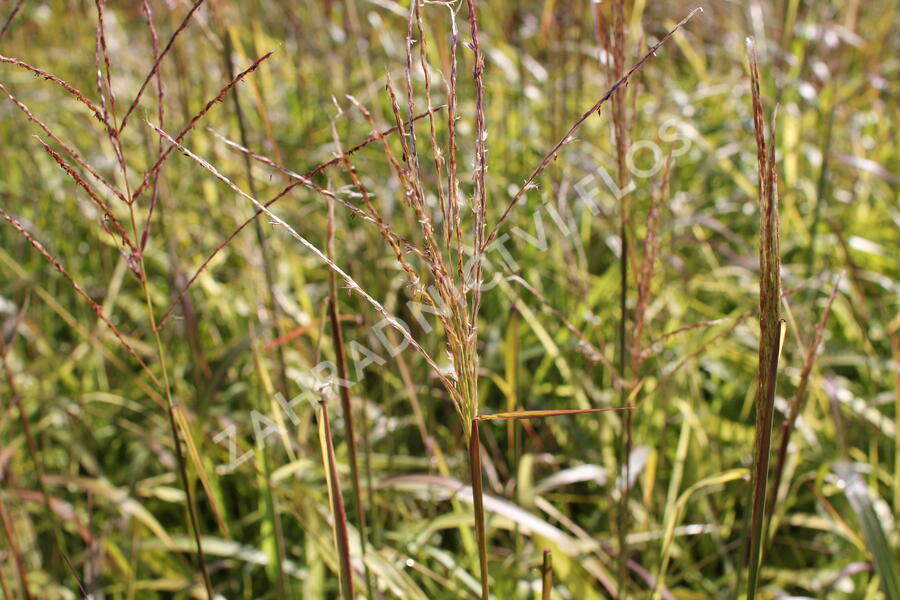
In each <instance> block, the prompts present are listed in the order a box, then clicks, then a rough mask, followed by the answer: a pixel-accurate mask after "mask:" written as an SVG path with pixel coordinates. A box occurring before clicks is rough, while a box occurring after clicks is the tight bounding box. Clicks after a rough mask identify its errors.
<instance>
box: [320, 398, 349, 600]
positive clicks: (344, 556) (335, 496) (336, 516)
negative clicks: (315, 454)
mask: <svg viewBox="0 0 900 600" xmlns="http://www.w3.org/2000/svg"><path fill="white" fill-rule="evenodd" d="M316 413H317V415H316V416H317V417H318V421H319V441H320V443H321V445H322V455H323V456H322V459H323V460H324V462H325V467H326V472H327V477H328V495H329V496H330V497H331V518H332V529H333V532H334V544H335V550H336V552H337V556H338V563H339V565H340V577H341V597H342V598H343V599H344V600H353V599H354V598H355V594H354V592H353V563H352V562H351V560H350V538H349V536H348V534H347V510H346V508H345V507H344V494H343V492H342V491H341V480H340V474H339V473H338V468H337V460H336V459H335V456H334V442H333V441H332V437H331V421H330V419H329V418H328V405H327V403H326V400H325V399H324V398H323V399H322V400H321V401H320V402H319V407H318V409H317V411H316Z"/></svg>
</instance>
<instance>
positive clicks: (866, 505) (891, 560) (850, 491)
mask: <svg viewBox="0 0 900 600" xmlns="http://www.w3.org/2000/svg"><path fill="white" fill-rule="evenodd" d="M835 473H837V476H838V477H840V482H839V485H840V486H841V487H842V488H843V489H844V494H846V496H847V500H849V501H850V506H851V507H852V508H853V512H854V513H856V518H857V519H859V523H860V525H861V526H862V533H863V537H864V538H865V541H866V547H867V548H868V549H869V552H870V553H871V554H872V560H873V562H874V563H875V572H876V573H878V577H879V578H880V579H881V589H882V591H884V595H885V597H886V598H887V600H900V576H898V573H897V565H898V564H900V557H898V556H897V553H896V552H895V551H894V550H893V549H892V548H891V546H890V544H889V543H888V540H887V536H886V535H885V532H884V529H883V528H882V526H881V519H880V518H879V517H878V514H877V513H876V511H875V503H874V502H873V501H872V495H871V493H870V491H869V488H868V486H866V482H865V481H864V480H863V478H862V477H861V476H860V474H859V473H858V472H857V471H856V470H855V469H854V468H853V465H851V464H850V463H847V462H845V461H840V462H838V463H837V464H835Z"/></svg>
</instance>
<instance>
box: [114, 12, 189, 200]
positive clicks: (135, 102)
mask: <svg viewBox="0 0 900 600" xmlns="http://www.w3.org/2000/svg"><path fill="white" fill-rule="evenodd" d="M203 2H204V0H197V1H196V2H194V5H193V6H192V7H191V8H190V10H188V12H187V14H186V15H185V16H184V19H183V20H182V21H181V25H179V26H178V29H176V30H175V33H173V34H172V37H170V38H169V41H168V43H167V44H166V47H165V48H163V51H162V52H160V53H159V55H158V56H157V57H156V60H155V61H154V62H153V67H152V68H151V69H150V72H149V73H147V77H145V78H144V82H143V83H142V84H141V88H140V89H139V90H138V93H137V94H136V95H135V97H134V100H133V101H132V102H131V106H129V107H128V110H126V111H125V116H123V117H122V124H121V125H119V128H118V134H120V135H121V133H122V130H124V129H125V125H126V124H127V123H128V117H129V116H131V113H132V112H134V109H135V108H137V105H138V103H139V102H140V101H141V96H142V95H143V94H144V90H145V89H147V85H148V84H149V83H150V80H151V79H153V77H154V76H155V75H156V73H157V72H158V71H159V65H160V63H161V62H162V59H163V58H165V57H166V54H168V53H169V50H171V49H172V44H174V43H175V39H176V38H177V37H178V34H180V33H181V32H182V31H184V30H185V28H186V27H187V26H188V23H189V22H190V20H191V17H193V16H194V13H195V12H197V9H198V8H200V5H202V4H203ZM135 195H136V194H135Z"/></svg>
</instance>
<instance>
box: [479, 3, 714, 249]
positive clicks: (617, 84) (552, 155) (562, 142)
mask: <svg viewBox="0 0 900 600" xmlns="http://www.w3.org/2000/svg"><path fill="white" fill-rule="evenodd" d="M699 12H703V9H702V8H700V7H698V8H695V9H694V10H692V11H691V12H690V13H688V15H687V16H686V17H685V18H683V19H682V20H681V21H679V22H678V24H677V25H675V27H673V28H672V30H671V31H669V32H668V33H667V34H666V35H664V36H663V37H662V39H661V40H660V41H659V42H657V43H656V44H655V45H654V46H653V47H652V48H650V50H649V51H648V52H647V53H646V54H644V56H643V57H642V58H641V59H640V60H639V61H638V62H637V63H635V64H634V66H633V67H631V69H630V70H629V71H628V72H627V73H626V74H625V75H624V76H623V77H622V78H621V79H619V80H618V81H616V82H615V83H614V84H613V85H612V87H610V88H609V90H607V91H606V93H605V94H603V96H602V97H601V98H600V99H599V100H597V102H596V103H594V105H593V106H592V107H590V108H589V109H588V110H587V111H586V112H585V113H584V114H582V115H581V116H580V117H579V118H578V120H577V121H575V123H574V124H573V125H572V126H571V127H570V128H569V131H568V132H566V135H564V136H563V137H562V139H560V140H559V141H558V142H557V143H556V145H555V146H553V148H552V149H551V150H550V152H548V153H547V155H546V156H544V159H543V160H542V161H541V164H540V165H538V167H537V168H536V169H535V170H534V171H533V172H532V173H531V175H529V176H528V179H526V180H525V184H524V185H523V186H522V187H521V188H520V189H519V191H518V192H516V194H515V196H513V198H512V200H510V202H509V204H508V205H507V207H506V209H505V210H504V211H503V214H502V215H501V216H500V219H499V220H498V221H497V224H496V225H494V228H493V229H491V233H490V234H489V235H488V236H487V238H486V239H485V240H484V243H483V244H482V246H481V251H482V252H484V250H485V249H486V248H487V247H488V246H489V245H490V244H491V242H493V241H494V239H496V237H497V234H498V233H499V232H500V227H501V226H502V225H503V223H504V222H505V221H506V219H507V218H508V217H509V213H510V212H511V211H512V209H513V208H514V207H515V206H516V204H518V203H519V200H521V199H522V196H524V195H525V192H527V191H528V190H529V189H531V187H532V184H533V183H534V180H535V179H537V178H538V176H539V175H540V174H541V173H543V172H544V170H545V169H546V168H547V167H548V166H549V165H550V163H551V162H552V161H553V159H554V158H556V155H557V153H558V152H559V149H560V148H562V147H563V146H564V145H566V144H568V143H570V142H571V141H572V135H573V134H575V132H576V131H578V129H579V128H580V127H581V126H582V125H583V124H584V122H585V121H587V120H588V117H590V116H591V115H592V114H594V113H595V112H597V111H598V110H599V109H600V107H601V106H603V105H604V104H605V103H606V102H607V101H609V99H610V98H612V95H613V94H614V93H615V92H616V90H618V89H619V88H620V87H621V86H623V85H625V84H627V83H628V80H629V79H631V76H632V75H634V74H635V73H636V72H637V71H638V70H639V69H640V68H641V67H643V66H644V63H646V62H647V61H648V60H649V59H650V57H651V56H656V52H657V51H658V50H659V49H660V47H661V46H662V45H663V44H665V43H666V42H667V41H669V38H671V37H672V36H673V35H674V34H675V32H676V31H678V30H679V29H681V27H683V26H684V25H685V23H687V22H688V21H690V20H691V19H692V18H693V17H694V15H696V14H697V13H699Z"/></svg>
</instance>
